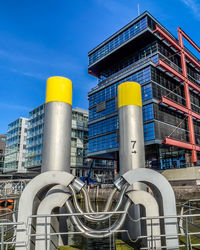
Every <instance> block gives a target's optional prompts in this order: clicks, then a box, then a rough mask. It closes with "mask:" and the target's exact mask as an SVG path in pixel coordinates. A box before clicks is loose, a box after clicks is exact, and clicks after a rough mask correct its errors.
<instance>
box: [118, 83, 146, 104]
mask: <svg viewBox="0 0 200 250" xmlns="http://www.w3.org/2000/svg"><path fill="white" fill-rule="evenodd" d="M127 105H137V106H140V107H142V96H141V87H140V84H139V83H137V82H124V83H121V84H120V85H119V87H118V108H120V107H122V106H127Z"/></svg>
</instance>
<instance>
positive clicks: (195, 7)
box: [181, 0, 200, 20]
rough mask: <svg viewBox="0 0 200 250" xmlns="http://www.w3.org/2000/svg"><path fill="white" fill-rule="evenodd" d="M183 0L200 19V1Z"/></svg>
mask: <svg viewBox="0 0 200 250" xmlns="http://www.w3.org/2000/svg"><path fill="white" fill-rule="evenodd" d="M198 1H199V0H198ZM181 2H183V3H184V4H185V5H186V6H187V7H188V9H190V11H191V12H192V14H193V15H194V17H195V18H196V19H198V20H200V3H199V2H197V0H181Z"/></svg>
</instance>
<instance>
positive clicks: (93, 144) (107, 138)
mask: <svg viewBox="0 0 200 250" xmlns="http://www.w3.org/2000/svg"><path fill="white" fill-rule="evenodd" d="M154 139H155V129H154V123H148V124H145V125H144V141H149V140H154ZM117 147H119V143H118V140H117V133H112V134H108V135H104V136H100V137H97V138H94V139H91V140H89V152H90V153H92V152H97V151H101V150H105V149H111V148H117Z"/></svg>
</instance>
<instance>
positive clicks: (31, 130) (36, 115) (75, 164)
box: [26, 104, 88, 176]
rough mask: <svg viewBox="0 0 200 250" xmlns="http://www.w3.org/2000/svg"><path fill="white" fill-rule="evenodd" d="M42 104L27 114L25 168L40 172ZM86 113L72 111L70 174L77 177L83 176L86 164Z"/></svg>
mask: <svg viewBox="0 0 200 250" xmlns="http://www.w3.org/2000/svg"><path fill="white" fill-rule="evenodd" d="M44 107H45V106H44V104H42V105H40V106H39V107H37V108H35V109H33V110H32V111H30V112H29V125H28V136H27V145H26V150H27V156H26V168H27V169H31V170H36V171H40V169H41V164H42V141H43V130H44V117H45V109H44ZM87 151H88V111H86V110H83V109H80V108H75V109H73V110H72V131H71V172H72V173H73V174H75V175H77V176H84V175H85V174H86V172H87V168H88V162H87V159H86V155H87Z"/></svg>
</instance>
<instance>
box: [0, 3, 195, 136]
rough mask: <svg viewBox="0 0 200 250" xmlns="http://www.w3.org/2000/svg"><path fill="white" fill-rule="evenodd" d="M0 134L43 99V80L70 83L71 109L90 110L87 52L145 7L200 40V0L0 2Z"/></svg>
mask: <svg viewBox="0 0 200 250" xmlns="http://www.w3.org/2000/svg"><path fill="white" fill-rule="evenodd" d="M0 3H1V5H0V133H6V129H7V125H8V123H10V122H11V121H13V120H15V119H17V118H18V117H20V116H25V117H27V116H28V111H30V110H31V109H33V108H35V107H37V106H39V105H40V104H42V103H43V102H44V98H45V86H46V79H47V78H48V77H50V76H53V75H61V76H65V77H68V78H70V79H71V80H72V81H73V107H81V108H85V109H87V108H88V100H87V93H88V91H89V90H90V89H91V88H92V87H94V86H95V85H96V79H95V78H94V77H92V76H89V75H88V74H87V64H88V58H87V53H88V51H90V50H91V49H93V48H94V47H95V46H96V45H98V44H99V43H100V42H102V41H103V40H104V39H106V38H107V37H108V36H110V35H112V34H113V33H114V32H116V31H117V30H118V29H120V28H121V27H123V26H124V25H126V24H127V23H128V22H130V21H131V20H132V19H134V18H135V17H137V6H138V3H139V5H140V12H141V13H142V12H144V11H145V10H148V11H149V12H150V13H151V14H152V15H153V16H154V17H156V18H157V19H158V21H160V22H161V23H162V24H163V25H164V26H166V28H168V29H169V31H170V32H172V33H173V34H175V35H176V34H177V32H176V30H177V27H178V26H180V27H181V28H182V29H183V30H184V31H185V32H186V33H188V34H189V35H190V36H191V37H192V38H193V40H194V41H195V42H196V43H197V44H200V33H199V26H200V0H72V1H70V0H49V1H47V0H43V1H38V0H36V1H33V0H29V1H27V0H19V1H3V0H1V1H0Z"/></svg>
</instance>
